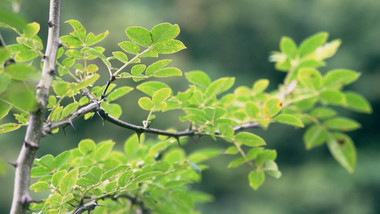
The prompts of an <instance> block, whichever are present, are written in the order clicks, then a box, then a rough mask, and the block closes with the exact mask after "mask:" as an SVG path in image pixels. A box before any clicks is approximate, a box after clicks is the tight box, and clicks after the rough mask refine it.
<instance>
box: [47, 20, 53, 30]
mask: <svg viewBox="0 0 380 214" xmlns="http://www.w3.org/2000/svg"><path fill="white" fill-rule="evenodd" d="M48 26H49V28H52V27H54V24H53V22H52V21H50V20H49V21H48Z"/></svg>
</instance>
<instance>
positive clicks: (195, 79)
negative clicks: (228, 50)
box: [185, 71, 211, 88]
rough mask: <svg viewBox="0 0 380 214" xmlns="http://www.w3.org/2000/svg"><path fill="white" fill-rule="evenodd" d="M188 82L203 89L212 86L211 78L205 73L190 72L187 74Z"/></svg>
mask: <svg viewBox="0 0 380 214" xmlns="http://www.w3.org/2000/svg"><path fill="white" fill-rule="evenodd" d="M185 77H186V79H187V81H189V82H190V83H193V84H195V85H197V86H200V87H202V88H207V87H208V86H209V85H210V84H211V80H210V77H209V76H208V75H207V74H206V73H205V72H203V71H190V72H187V73H185Z"/></svg>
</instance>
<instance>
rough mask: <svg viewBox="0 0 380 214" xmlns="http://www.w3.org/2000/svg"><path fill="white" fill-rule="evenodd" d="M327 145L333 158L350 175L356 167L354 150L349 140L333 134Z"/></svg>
mask: <svg viewBox="0 0 380 214" xmlns="http://www.w3.org/2000/svg"><path fill="white" fill-rule="evenodd" d="M327 145H328V148H329V150H330V152H331V154H332V155H333V157H334V158H335V159H336V160H337V161H338V162H339V163H340V164H341V165H342V166H343V167H344V168H345V169H346V170H347V171H348V172H351V173H352V172H353V171H354V168H355V165H356V148H355V145H354V143H353V142H352V140H351V138H350V137H349V136H347V135H345V134H343V133H333V135H332V137H329V138H328V140H327Z"/></svg>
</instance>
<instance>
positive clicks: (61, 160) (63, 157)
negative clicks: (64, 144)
mask: <svg viewBox="0 0 380 214" xmlns="http://www.w3.org/2000/svg"><path fill="white" fill-rule="evenodd" d="M69 157H70V152H69V151H64V152H62V153H61V154H59V155H58V156H57V157H55V159H54V169H60V167H61V166H63V165H64V164H65V162H66V161H67V159H68V158H69Z"/></svg>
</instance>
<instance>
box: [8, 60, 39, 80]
mask: <svg viewBox="0 0 380 214" xmlns="http://www.w3.org/2000/svg"><path fill="white" fill-rule="evenodd" d="M4 71H5V73H7V74H9V75H10V77H11V78H12V79H15V80H37V79H39V78H40V74H39V73H38V72H37V71H36V70H35V69H34V68H32V67H30V66H27V65H24V64H18V63H16V64H11V65H8V66H7V67H5V69H4Z"/></svg>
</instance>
